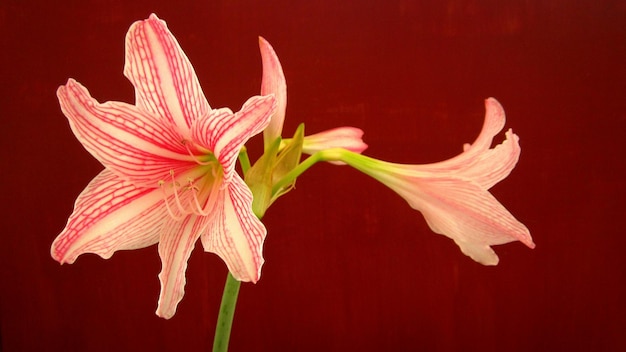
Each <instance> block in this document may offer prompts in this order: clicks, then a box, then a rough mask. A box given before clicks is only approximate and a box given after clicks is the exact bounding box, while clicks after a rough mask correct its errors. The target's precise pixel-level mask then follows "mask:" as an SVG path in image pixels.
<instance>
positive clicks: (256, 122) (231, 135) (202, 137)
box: [192, 95, 276, 181]
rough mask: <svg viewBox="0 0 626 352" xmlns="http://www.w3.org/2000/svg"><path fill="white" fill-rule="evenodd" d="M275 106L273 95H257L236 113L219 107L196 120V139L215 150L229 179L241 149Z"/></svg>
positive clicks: (194, 137)
mask: <svg viewBox="0 0 626 352" xmlns="http://www.w3.org/2000/svg"><path fill="white" fill-rule="evenodd" d="M275 107H276V99H275V98H274V97H273V96H271V95H270V96H255V97H252V98H250V99H248V101H246V102H245V103H244V105H243V106H242V108H241V110H240V111H239V112H237V113H235V114H233V113H232V112H230V110H228V109H218V110H215V111H213V112H211V113H210V114H207V115H206V116H205V117H203V118H202V119H199V120H197V121H196V123H195V124H194V126H193V128H192V133H193V134H192V138H193V140H194V141H195V142H196V143H198V144H200V145H201V146H204V147H207V148H209V149H210V150H212V151H213V153H214V154H215V156H216V158H217V159H218V160H219V161H220V163H221V164H222V167H223V168H224V176H225V179H226V181H228V180H229V178H230V177H231V174H232V173H233V171H234V169H235V160H236V159H237V156H238V155H239V150H240V149H241V147H243V145H244V144H245V143H246V142H247V141H248V139H249V138H250V137H252V136H254V135H256V134H258V133H260V132H261V131H263V129H264V128H265V127H266V126H267V124H268V123H269V120H270V116H271V114H272V112H273V111H274V109H275Z"/></svg>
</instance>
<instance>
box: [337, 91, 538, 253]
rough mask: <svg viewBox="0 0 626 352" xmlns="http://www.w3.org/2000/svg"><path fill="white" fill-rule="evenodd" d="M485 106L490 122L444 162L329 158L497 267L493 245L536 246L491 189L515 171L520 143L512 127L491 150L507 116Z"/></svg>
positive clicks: (348, 155) (498, 108)
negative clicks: (379, 185) (371, 180)
mask: <svg viewBox="0 0 626 352" xmlns="http://www.w3.org/2000/svg"><path fill="white" fill-rule="evenodd" d="M485 107H486V114H485V122H484V125H483V128H482V131H481V132H480V135H479V136H478V138H477V139H476V141H474V143H472V144H471V145H469V144H466V145H465V146H464V151H463V153H461V154H460V155H458V156H456V157H454V158H452V159H449V160H446V161H443V162H439V163H434V164H428V165H401V164H393V163H388V162H384V161H380V160H376V159H372V158H368V157H365V156H362V155H358V154H351V153H343V152H341V151H337V152H334V151H332V150H331V151H329V152H328V153H327V157H328V158H329V159H331V160H340V161H343V162H345V163H347V164H349V165H351V166H353V167H355V168H357V169H358V170H360V171H362V172H364V173H365V174H367V175H370V176H372V177H373V178H375V179H377V180H378V181H380V182H382V183H383V184H385V185H386V186H387V187H389V188H391V189H392V190H394V191H395V192H396V193H398V194H399V195H400V196H402V197H403V198H404V199H405V200H406V201H407V202H408V203H409V205H410V206H411V207H412V208H414V209H416V210H418V211H420V212H421V213H422V214H423V215H424V217H425V218H426V221H427V222H428V225H429V226H430V228H431V229H432V230H433V231H434V232H436V233H439V234H443V235H445V236H447V237H450V238H451V239H453V240H454V241H455V242H456V243H457V245H458V246H459V247H460V248H461V250H462V251H463V253H465V254H466V255H468V256H470V257H471V258H472V259H474V260H475V261H477V262H479V263H481V264H484V265H496V264H497V263H498V256H497V255H496V253H495V252H494V251H493V249H492V248H491V247H490V246H492V245H498V244H504V243H508V242H512V241H521V242H522V243H524V244H525V245H527V246H528V247H530V248H534V247H535V244H534V243H533V241H532V238H531V236H530V232H529V231H528V229H527V228H526V226H524V224H522V223H521V222H519V221H518V220H517V219H515V217H513V215H511V213H510V212H509V211H508V210H507V209H506V208H505V207H504V206H502V204H500V203H499V202H498V201H497V200H496V198H495V197H494V196H493V195H492V194H491V193H490V192H489V189H490V188H491V187H492V186H493V185H495V184H496V183H498V182H499V181H501V180H502V179H504V178H505V177H506V176H508V175H509V173H510V172H511V170H513V168H514V167H515V164H516V163H517V161H518V159H519V155H520V146H519V138H518V136H517V135H515V134H514V133H513V131H512V130H510V129H509V130H508V131H507V132H506V140H505V141H504V142H502V143H501V144H500V145H498V146H496V147H495V148H490V146H491V143H492V140H493V137H494V136H495V135H496V134H498V133H499V132H500V131H501V130H502V128H503V127H504V123H505V115H504V110H503V109H502V106H501V105H500V104H499V103H498V102H497V101H496V100H495V99H493V98H490V99H487V100H486V101H485Z"/></svg>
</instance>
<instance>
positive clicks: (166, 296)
mask: <svg viewBox="0 0 626 352" xmlns="http://www.w3.org/2000/svg"><path fill="white" fill-rule="evenodd" d="M208 221H209V218H208V217H206V216H196V215H189V216H187V217H185V218H183V219H182V220H174V219H172V218H169V219H168V220H167V222H166V223H165V226H164V228H163V231H162V235H161V239H160V240H159V256H160V257H161V263H162V269H161V273H160V274H159V280H160V281H161V294H160V296H159V304H158V308H157V311H156V314H157V315H158V316H160V317H162V318H165V319H169V318H171V317H172V316H173V315H174V313H176V306H177V305H178V302H180V300H181V299H182V298H183V296H184V294H185V283H186V279H185V271H186V270H187V260H188V259H189V256H190V255H191V251H192V250H193V248H194V246H195V243H196V241H197V240H198V237H200V234H201V232H202V231H203V230H204V228H206V224H207V222H208Z"/></svg>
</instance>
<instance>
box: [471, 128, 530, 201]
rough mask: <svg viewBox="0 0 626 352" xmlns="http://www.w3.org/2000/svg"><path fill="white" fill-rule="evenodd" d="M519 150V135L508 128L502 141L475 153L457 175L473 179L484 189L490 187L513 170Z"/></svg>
mask: <svg viewBox="0 0 626 352" xmlns="http://www.w3.org/2000/svg"><path fill="white" fill-rule="evenodd" d="M520 152H521V148H520V146H519V137H518V136H517V135H516V134H514V133H513V131H512V130H510V129H509V130H508V131H507V133H506V140H505V141H504V142H502V143H501V144H499V145H497V146H496V147H495V148H492V149H488V150H485V151H484V152H482V153H481V154H479V155H476V157H475V160H474V161H473V162H472V163H471V164H470V165H469V166H468V168H466V169H464V170H459V176H461V177H464V178H466V179H468V180H473V181H474V182H476V183H478V184H479V185H480V186H481V187H482V188H483V189H485V190H487V189H490V188H491V187H493V185H495V184H496V183H498V182H500V181H502V180H503V179H504V178H505V177H507V176H508V175H509V174H510V173H511V171H513V168H515V165H516V164H517V161H518V160H519V155H520Z"/></svg>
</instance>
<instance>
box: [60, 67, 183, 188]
mask: <svg viewBox="0 0 626 352" xmlns="http://www.w3.org/2000/svg"><path fill="white" fill-rule="evenodd" d="M57 96H58V98H59V102H60V104H61V109H62V110H63V113H64V114H65V116H67V118H68V120H69V122H70V126H71V128H72V131H73V132H74V134H75V135H76V138H78V140H79V141H80V142H81V143H82V144H83V146H84V147H85V148H86V149H87V150H88V151H89V152H90V153H91V154H92V155H93V156H94V157H95V158H96V159H98V161H100V162H101V163H102V164H103V165H104V166H105V167H107V168H108V169H110V170H111V171H113V172H115V173H116V174H118V175H120V176H123V177H126V178H128V179H129V180H131V181H133V182H135V184H137V185H139V184H143V185H147V186H151V187H156V186H157V182H158V181H159V180H162V179H164V178H167V177H169V170H174V171H175V172H176V173H177V174H179V173H181V172H183V171H184V170H186V169H188V167H189V166H188V165H189V160H190V157H189V154H188V152H187V151H186V149H185V148H184V145H183V144H182V143H181V140H182V137H181V136H180V134H178V133H177V132H176V130H175V129H174V127H173V126H171V125H168V124H167V122H166V121H164V120H162V119H159V118H158V117H156V116H154V115H152V114H150V113H147V112H144V111H142V110H140V109H138V108H136V107H134V106H132V105H129V104H125V103H121V102H106V103H103V104H100V103H98V102H97V101H96V100H95V99H93V98H92V97H91V96H90V95H89V92H88V91H87V89H86V88H85V87H83V86H82V85H80V83H78V82H76V81H74V80H72V79H70V80H68V82H67V84H66V85H65V86H61V87H59V89H58V91H57Z"/></svg>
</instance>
